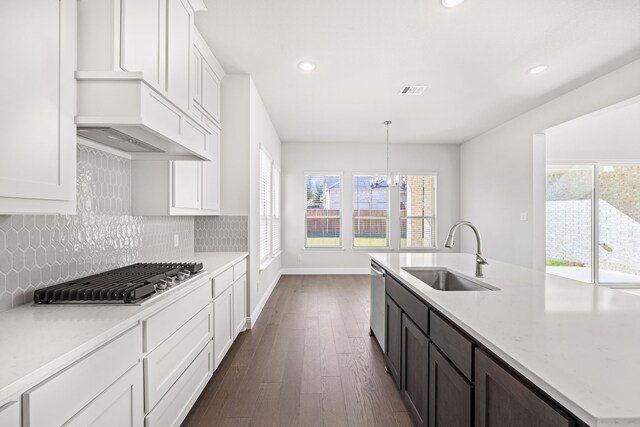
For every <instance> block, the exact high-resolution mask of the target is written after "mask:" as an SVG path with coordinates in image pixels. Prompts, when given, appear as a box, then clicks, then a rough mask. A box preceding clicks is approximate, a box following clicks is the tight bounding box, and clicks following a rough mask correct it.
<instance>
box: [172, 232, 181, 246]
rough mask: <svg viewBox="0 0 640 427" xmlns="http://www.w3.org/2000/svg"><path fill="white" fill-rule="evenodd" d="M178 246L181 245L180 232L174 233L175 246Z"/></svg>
mask: <svg viewBox="0 0 640 427" xmlns="http://www.w3.org/2000/svg"><path fill="white" fill-rule="evenodd" d="M178 246H180V235H179V234H174V235H173V247H174V248H177V247H178Z"/></svg>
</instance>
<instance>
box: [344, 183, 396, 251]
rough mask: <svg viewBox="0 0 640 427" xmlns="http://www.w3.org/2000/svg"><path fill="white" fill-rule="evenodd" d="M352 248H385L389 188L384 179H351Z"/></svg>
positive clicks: (387, 231) (386, 244)
mask: <svg viewBox="0 0 640 427" xmlns="http://www.w3.org/2000/svg"><path fill="white" fill-rule="evenodd" d="M353 246H354V247H361V248H369V247H387V246H389V186H388V185H387V178H386V176H380V175H354V176H353Z"/></svg>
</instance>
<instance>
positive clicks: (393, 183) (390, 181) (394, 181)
mask: <svg viewBox="0 0 640 427" xmlns="http://www.w3.org/2000/svg"><path fill="white" fill-rule="evenodd" d="M391 123H392V122H391V120H386V121H385V122H384V123H383V124H384V125H385V126H386V127H387V185H388V186H389V187H397V186H398V184H399V183H400V179H399V177H397V176H392V175H391V170H389V125H390V124H391Z"/></svg>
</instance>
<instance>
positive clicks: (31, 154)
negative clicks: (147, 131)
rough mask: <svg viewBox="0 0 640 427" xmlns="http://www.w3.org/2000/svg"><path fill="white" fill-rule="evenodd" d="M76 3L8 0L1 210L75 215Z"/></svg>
mask: <svg viewBox="0 0 640 427" xmlns="http://www.w3.org/2000/svg"><path fill="white" fill-rule="evenodd" d="M76 3H77V0H59V1H51V0H32V1H24V0H2V1H0V39H1V40H2V43H0V58H2V63H3V66H2V67H0V81H1V82H2V88H0V93H1V94H2V95H1V96H0V98H1V99H2V102H0V129H2V142H1V143H0V158H1V159H2V160H3V162H2V167H1V168H0V214H10V213H65V214H69V213H75V210H76V209H75V200H76V197H75V188H76V182H75V181H76V136H75V135H76V128H75V125H74V113H75V80H74V71H75V57H76V41H75V40H76V32H75V28H76Z"/></svg>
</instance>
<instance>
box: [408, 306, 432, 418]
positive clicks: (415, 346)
mask: <svg viewBox="0 0 640 427" xmlns="http://www.w3.org/2000/svg"><path fill="white" fill-rule="evenodd" d="M401 370H402V387H401V390H402V396H403V398H404V399H405V401H406V402H407V404H408V406H409V412H410V414H411V416H412V418H413V420H414V421H415V423H416V425H418V426H426V425H427V409H428V400H427V397H428V389H429V377H428V375H429V339H428V338H427V336H426V335H425V334H424V333H422V331H421V330H420V328H418V327H417V326H416V325H415V323H413V322H412V321H411V319H409V317H408V316H407V315H406V314H404V313H402V369H401Z"/></svg>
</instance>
